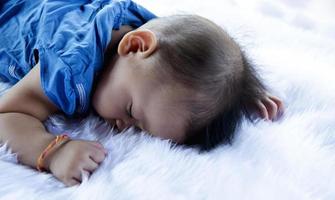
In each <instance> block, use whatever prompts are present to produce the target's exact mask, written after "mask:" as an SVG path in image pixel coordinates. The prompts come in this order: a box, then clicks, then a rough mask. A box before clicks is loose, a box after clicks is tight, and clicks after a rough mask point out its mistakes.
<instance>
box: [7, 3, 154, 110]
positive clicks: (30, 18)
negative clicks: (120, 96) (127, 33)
mask: <svg viewBox="0 0 335 200" xmlns="http://www.w3.org/2000/svg"><path fill="white" fill-rule="evenodd" d="M3 2H4V3H3ZM155 17H156V16H155V15H154V14H152V13H151V12H149V11H148V10H146V9H145V8H143V7H141V6H140V5H138V4H136V3H134V2H132V1H131V0H93V1H92V0H9V1H2V3H1V4H0V34H1V37H0V78H1V79H2V80H3V81H6V82H10V83H12V84H14V83H16V82H17V81H19V80H20V79H21V78H23V77H24V75H26V74H27V73H28V72H29V71H30V69H31V68H32V67H33V66H35V64H36V63H35V62H36V61H35V59H34V54H36V53H38V55H39V59H40V71H41V73H40V76H41V86H42V89H43V91H44V93H45V94H46V96H48V98H49V99H50V100H51V101H52V102H53V103H54V104H55V105H56V106H57V107H58V108H59V109H61V110H62V111H63V112H64V113H66V114H67V115H73V114H75V113H85V112H86V111H87V110H88V108H89V105H90V96H91V90H92V86H93V81H94V79H95V78H96V77H97V74H98V72H99V71H100V70H101V68H102V66H103V60H104V53H105V50H106V48H107V46H108V44H109V42H110V41H111V37H112V30H118V29H119V28H120V26H122V25H131V26H132V27H134V28H137V27H139V26H141V25H142V24H144V23H146V22H147V21H149V20H150V19H153V18H155Z"/></svg>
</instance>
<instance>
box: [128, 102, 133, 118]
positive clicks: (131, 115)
mask: <svg viewBox="0 0 335 200" xmlns="http://www.w3.org/2000/svg"><path fill="white" fill-rule="evenodd" d="M132 108H133V104H132V103H131V104H130V105H129V107H128V109H127V114H128V116H129V117H130V118H133V114H132Z"/></svg>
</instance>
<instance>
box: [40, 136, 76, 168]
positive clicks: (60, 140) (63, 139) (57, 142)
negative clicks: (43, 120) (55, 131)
mask: <svg viewBox="0 0 335 200" xmlns="http://www.w3.org/2000/svg"><path fill="white" fill-rule="evenodd" d="M69 140H70V138H69V136H67V135H66V134H62V135H57V136H56V138H55V139H54V140H52V142H50V144H49V145H48V146H47V147H46V148H45V149H44V150H43V152H42V153H41V155H40V156H39V157H38V160H37V167H36V168H37V170H38V171H40V172H41V171H44V170H45V167H44V159H45V158H46V156H47V155H49V154H50V152H51V151H52V150H53V149H54V147H55V146H56V145H58V146H61V145H63V144H64V143H65V142H67V141H69Z"/></svg>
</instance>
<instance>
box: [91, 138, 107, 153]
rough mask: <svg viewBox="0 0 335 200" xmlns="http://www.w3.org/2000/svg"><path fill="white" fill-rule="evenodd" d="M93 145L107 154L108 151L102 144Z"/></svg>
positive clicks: (94, 143) (95, 143)
mask: <svg viewBox="0 0 335 200" xmlns="http://www.w3.org/2000/svg"><path fill="white" fill-rule="evenodd" d="M91 143H92V144H93V146H94V147H96V148H98V149H99V150H102V151H103V152H104V153H105V154H107V150H106V149H105V147H104V146H103V145H102V144H101V143H99V142H93V141H92V142H91Z"/></svg>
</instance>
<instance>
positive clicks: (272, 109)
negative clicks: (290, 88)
mask: <svg viewBox="0 0 335 200" xmlns="http://www.w3.org/2000/svg"><path fill="white" fill-rule="evenodd" d="M264 101H265V103H266V107H267V110H268V112H269V115H270V117H271V118H270V119H271V120H274V119H275V118H276V116H277V112H278V107H277V104H276V103H275V102H274V101H273V100H271V99H269V98H266V99H264Z"/></svg>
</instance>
